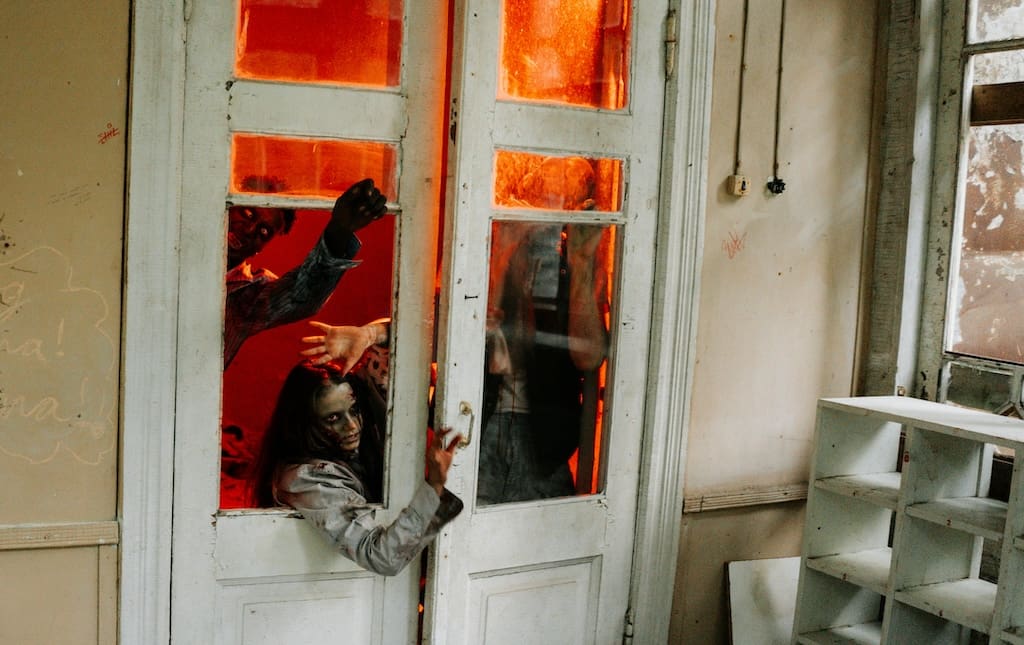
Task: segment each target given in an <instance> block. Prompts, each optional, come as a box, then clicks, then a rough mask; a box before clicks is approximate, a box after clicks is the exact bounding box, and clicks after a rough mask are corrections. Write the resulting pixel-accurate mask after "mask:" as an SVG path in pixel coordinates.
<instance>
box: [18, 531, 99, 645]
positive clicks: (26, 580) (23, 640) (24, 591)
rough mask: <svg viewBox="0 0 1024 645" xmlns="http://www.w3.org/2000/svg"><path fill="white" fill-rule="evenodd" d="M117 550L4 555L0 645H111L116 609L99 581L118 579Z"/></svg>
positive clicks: (87, 549) (23, 552)
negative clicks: (55, 644) (112, 556)
mask: <svg viewBox="0 0 1024 645" xmlns="http://www.w3.org/2000/svg"><path fill="white" fill-rule="evenodd" d="M112 548H113V547H83V548H73V549H47V550H32V551H5V552H2V553H0V643H12V644H13V643H17V644H18V645H53V644H54V643H61V645H111V644H112V643H113V642H114V640H113V639H111V638H110V635H112V634H114V633H116V621H117V616H116V605H115V603H113V602H111V595H112V594H111V593H110V589H109V588H105V589H102V590H101V587H102V585H100V581H101V580H115V579H116V577H117V561H116V559H115V558H111V557H109V549H112ZM104 550H107V551H105V553H104V555H103V556H102V557H100V556H99V555H98V552H100V551H104ZM101 634H102V635H103V637H104V639H103V640H102V641H101V640H100V635H101Z"/></svg>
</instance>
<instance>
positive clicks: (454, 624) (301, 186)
mask: <svg viewBox="0 0 1024 645" xmlns="http://www.w3.org/2000/svg"><path fill="white" fill-rule="evenodd" d="M338 5H341V6H338ZM350 5H358V6H350ZM190 6H191V14H190V15H189V18H188V23H187V31H188V69H187V81H186V121H185V146H186V159H185V172H184V176H183V191H182V194H183V213H182V240H183V244H182V250H181V254H182V264H181V266H182V267H183V268H182V274H181V293H182V294H183V295H182V298H181V308H180V311H179V347H180V349H179V361H178V386H177V403H176V409H177V415H176V416H177V420H176V435H175V472H176V476H175V487H174V535H173V547H172V549H173V565H172V637H173V640H174V641H175V642H181V643H191V642H210V641H211V634H214V635H216V636H215V638H213V639H212V640H213V641H214V642H218V643H226V644H227V643H239V644H241V643H245V644H247V645H249V644H253V643H278V642H291V643H302V642H324V641H325V640H326V641H328V642H330V641H331V640H332V639H333V640H335V641H337V642H359V643H363V642H366V643H388V644H390V643H413V642H418V640H419V639H422V641H423V642H434V643H467V644H468V643H503V642H517V643H518V642H531V643H572V642H579V643H593V642H602V643H603V642H612V641H615V640H618V639H620V638H621V634H622V631H623V623H624V617H625V614H626V610H627V607H628V602H629V598H628V590H629V586H630V585H629V581H630V574H631V555H632V550H633V539H634V528H635V518H636V507H637V492H638V486H639V481H638V479H639V472H640V454H641V450H640V448H641V440H642V434H643V433H642V425H643V424H642V419H643V416H644V410H643V406H644V400H645V393H646V391H647V387H646V378H647V355H646V352H647V347H648V339H649V333H650V326H651V321H650V315H651V314H650V312H651V293H652V281H653V273H652V271H653V267H652V258H653V256H654V242H655V234H656V223H657V219H658V218H657V204H658V193H659V177H660V172H659V169H660V159H661V137H662V129H661V128H662V109H663V103H664V79H663V72H662V65H661V55H662V54H661V48H662V42H661V38H660V36H661V34H662V33H663V21H664V17H665V13H666V3H664V2H654V3H642V5H641V4H640V3H630V2H628V1H627V0H618V1H616V0H607V1H603V2H568V1H566V0H563V1H544V2H521V1H513V0H505V1H503V2H484V1H483V0H479V1H474V0H467V1H465V2H456V3H454V5H453V6H447V5H446V4H442V3H434V2H410V1H406V2H401V0H390V1H387V0H381V1H378V2H365V3H322V2H316V1H302V2H298V1H297V2H271V1H268V0H238V2H237V3H229V2H220V3H194V4H192V5H190ZM654 36H657V37H654ZM254 176H256V177H263V178H264V179H266V178H273V179H274V180H275V181H274V182H272V183H271V184H267V183H260V184H259V185H258V186H259V187H258V188H254V184H253V183H252V182H251V181H247V180H248V178H250V177H254ZM363 176H372V177H373V178H374V179H375V182H376V183H377V184H378V185H379V186H381V188H382V190H383V192H384V193H385V195H386V196H387V198H388V203H389V215H388V216H387V217H385V218H384V220H382V221H381V222H379V223H375V224H372V225H371V226H369V227H367V229H365V230H364V231H362V232H360V233H359V236H360V238H361V239H362V241H363V248H362V249H361V250H360V252H359V255H358V256H357V257H358V258H359V259H361V260H362V264H361V265H360V266H358V267H355V268H353V269H350V270H349V271H348V272H347V273H346V275H345V276H344V277H343V278H342V280H341V282H340V283H339V284H338V287H337V288H336V290H335V292H334V295H333V296H332V298H331V300H330V301H329V302H328V305H325V307H324V308H323V309H322V310H321V312H320V313H319V314H318V315H317V316H314V319H316V320H322V321H323V322H327V323H331V324H361V323H362V322H366V321H368V320H369V319H371V318H375V317H378V316H386V317H388V318H390V319H391V334H390V339H389V347H388V349H389V350H390V351H389V352H388V353H387V356H388V361H389V366H388V367H389V369H388V370H386V372H387V376H386V379H385V380H386V386H387V387H386V391H387V395H386V397H387V399H386V433H385V436H386V445H385V449H384V463H385V468H384V476H383V491H384V494H383V501H382V503H381V504H380V507H379V508H378V509H377V518H378V519H379V520H380V521H382V522H388V521H390V520H392V519H394V518H395V517H396V516H397V514H398V512H399V511H400V510H401V509H402V508H403V507H404V506H405V505H406V504H407V503H408V502H409V500H410V499H411V498H412V495H413V492H414V491H415V489H416V486H417V485H418V484H419V482H420V481H421V480H422V478H423V457H422V455H423V450H424V446H425V442H426V435H427V433H426V429H427V427H428V425H429V424H430V423H431V422H432V421H433V422H434V423H436V425H438V426H441V425H443V426H450V427H453V428H454V429H455V430H456V431H458V432H459V433H460V434H461V435H462V437H463V446H462V447H461V448H460V450H459V451H458V453H457V455H456V458H455V462H454V464H453V467H452V469H451V471H450V473H449V480H448V488H449V489H450V490H452V491H453V492H454V493H455V494H457V495H458V496H459V497H461V498H462V499H463V501H464V502H465V509H464V510H463V512H462V513H461V515H459V516H458V517H457V518H456V519H455V520H454V521H453V522H451V523H450V524H448V525H447V526H446V527H445V528H444V529H443V530H442V532H441V534H440V535H439V536H438V538H437V540H436V541H435V542H434V543H433V544H432V545H431V546H430V547H429V549H428V551H427V554H426V557H424V558H423V559H422V562H421V561H420V560H416V561H414V562H412V563H411V564H410V565H409V566H408V567H406V568H405V569H404V570H403V571H402V572H401V573H399V574H398V575H397V576H394V577H386V578H385V577H381V576H377V575H374V574H371V573H369V572H367V571H364V570H362V569H360V568H359V567H357V566H356V565H354V564H353V563H352V562H350V561H349V560H347V559H345V558H344V557H342V556H341V555H339V554H338V553H336V552H334V551H332V550H331V549H330V548H329V547H328V546H327V545H326V543H325V542H324V541H323V540H322V538H321V537H320V536H319V535H317V534H316V533H314V532H313V531H312V530H311V529H310V528H309V527H308V526H307V525H306V524H305V523H304V522H303V521H302V520H301V519H299V518H297V517H295V514H294V513H290V512H288V511H287V510H285V509H265V508H252V504H251V503H249V502H248V499H247V498H246V496H245V494H244V485H245V484H244V479H245V475H244V473H245V472H246V468H245V466H246V460H247V458H248V457H249V453H250V452H251V448H252V446H253V441H254V439H253V437H258V435H259V433H260V431H261V430H262V428H261V427H260V426H261V419H265V415H266V414H267V413H264V412H260V408H261V407H262V408H264V409H267V410H269V409H270V408H272V405H273V399H274V397H275V396H276V392H277V390H278V389H279V388H280V384H281V383H282V381H283V378H284V372H285V371H286V369H285V368H284V367H281V366H286V365H289V364H294V363H295V362H296V360H297V359H298V355H297V350H298V349H301V348H302V347H303V345H302V344H301V342H300V341H299V337H301V336H302V335H305V334H310V333H315V330H312V328H309V327H308V326H305V325H306V323H304V322H300V323H297V324H296V325H290V326H285V327H282V328H280V329H275V330H271V331H267V332H262V333H261V334H258V335H256V336H254V337H252V338H250V339H249V340H247V341H246V342H245V344H244V345H243V348H242V350H241V351H240V352H239V354H238V356H237V357H235V358H234V360H233V361H232V363H231V364H230V365H229V366H228V367H227V368H224V366H223V362H222V361H221V356H222V352H223V347H222V332H223V324H224V318H223V314H222V312H223V303H224V302H225V287H224V286H223V285H224V282H222V281H221V279H222V276H223V272H224V269H225V262H224V258H225V253H226V250H227V242H226V241H225V231H226V224H225V222H226V219H225V218H226V210H227V208H228V207H230V206H239V205H242V206H251V207H276V208H288V209H294V210H296V211H297V212H298V217H297V218H296V224H295V226H296V227H299V226H300V224H301V226H302V227H304V228H301V227H300V228H294V229H293V230H292V231H290V232H289V234H288V235H286V236H282V237H281V239H279V240H275V241H273V242H272V244H268V246H267V250H266V251H264V252H263V253H261V254H260V255H258V256H256V257H255V258H254V259H253V260H252V263H253V265H254V267H255V266H256V265H257V264H268V265H270V264H273V263H274V262H280V263H281V267H280V268H278V267H274V266H271V267H270V268H271V269H272V270H274V272H275V273H281V272H283V271H285V270H287V269H288V268H290V265H291V264H292V263H293V262H297V261H300V260H301V257H302V255H303V254H304V253H305V251H306V250H308V248H309V245H310V244H312V243H313V242H315V241H316V238H317V236H318V234H319V230H320V229H321V228H322V226H323V222H325V221H326V217H327V213H329V211H330V207H331V205H332V204H333V199H334V197H335V196H336V195H337V194H340V193H341V192H342V191H343V190H344V189H345V188H346V187H347V186H348V185H350V184H351V183H352V182H354V181H356V180H358V179H360V178H361V177H363ZM268 185H273V186H276V187H277V188H276V189H267V188H266V187H267V186H268ZM293 236H294V237H293ZM286 242H287V244H286ZM278 249H283V250H280V251H279V250H278ZM288 249H292V250H290V251H289V250H288ZM272 250H273V253H280V254H281V257H280V258H279V257H278V256H277V255H271V252H272ZM289 253H291V254H292V255H288V254H289ZM261 256H262V257H261ZM527 260H528V261H527ZM584 265H585V268H584ZM514 266H518V267H520V269H518V271H519V272H518V273H516V271H517V270H515V269H513V267H514ZM584 275H585V276H586V278H587V279H586V280H585V281H584V282H582V283H579V284H577V283H575V282H573V281H572V280H571V279H570V277H571V276H575V278H573V279H576V280H579V278H580V276H584ZM570 283H571V284H570ZM580 285H582V286H580ZM515 289H519V292H520V293H521V294H522V295H523V298H521V300H528V301H529V302H528V306H526V307H525V309H529V311H530V314H529V317H528V318H527V317H523V316H524V315H525V314H523V315H520V314H518V313H514V312H513V310H512V306H511V305H509V304H507V303H508V302H510V300H509V298H510V295H511V294H512V292H513V291H514V290H515ZM573 290H576V291H577V292H579V291H580V290H582V292H583V293H584V294H585V296H586V297H585V298H583V300H582V301H583V302H584V303H586V305H587V307H588V311H587V313H586V316H587V318H586V320H587V321H589V322H588V323H587V324H589V327H586V326H584V327H582V328H580V327H577V326H576V325H577V324H578V321H579V320H580V319H581V317H582V316H583V314H581V312H580V310H579V305H578V304H576V303H577V300H574V297H573V296H570V293H571V292H573ZM576 295H579V293H577V294H576ZM512 300H514V298H513V299H512ZM517 316H518V317H517ZM544 316H547V317H548V318H550V319H552V320H561V321H562V323H561V326H560V327H559V326H558V324H557V323H552V325H553V326H545V325H546V324H547V323H541V322H540V321H541V319H542V318H543V317H544ZM578 329H585V330H589V331H576V330H578ZM523 330H526V333H525V336H526V337H527V340H525V341H524V340H523V339H522V338H521V337H520V336H523V335H524V334H519V333H518V332H521V331H523ZM275 337H276V338H277V340H276V341H275V340H274V338H275ZM549 341H550V342H549ZM275 343H276V344H275ZM524 343H525V345H524ZM549 345H550V346H558V347H560V348H561V349H562V350H564V351H562V352H561V355H562V358H563V362H566V361H565V358H566V357H570V358H571V359H572V367H571V368H570V370H569V372H567V376H565V377H559V378H565V379H570V380H572V381H573V383H574V387H577V389H576V390H573V391H572V392H575V393H570V395H569V398H570V399H574V400H571V401H570V402H569V403H565V401H564V400H563V402H562V403H560V404H558V406H561V407H563V408H564V407H566V406H568V407H570V408H573V414H574V415H575V416H571V417H569V418H570V419H571V422H556V420H555V419H554V417H557V415H558V414H559V409H560V408H559V407H558V406H556V408H554V411H553V412H551V413H550V414H549V415H547V416H550V417H552V420H551V421H552V422H551V423H550V424H549V425H548V426H546V427H545V428H546V429H545V430H544V432H546V433H549V434H547V435H543V436H542V437H541V438H540V439H538V438H537V437H533V439H532V441H533V442H534V444H538V443H539V444H544V445H548V444H551V446H549V447H551V448H552V450H554V444H558V443H565V441H564V440H561V439H558V438H557V437H555V436H553V435H552V434H550V433H553V432H555V431H556V430H555V429H558V428H562V429H564V428H565V427H567V426H568V427H571V428H572V432H571V433H570V434H571V439H570V440H569V442H568V443H569V445H568V447H567V448H562V449H560V450H558V451H555V452H557V456H555V457H553V458H550V459H549V458H545V460H544V463H543V466H541V465H540V463H539V462H540V460H539V459H538V458H537V457H536V456H528V457H527V458H526V460H525V462H523V461H522V460H519V461H518V462H517V461H516V459H515V458H511V461H508V459H509V458H508V454H507V448H508V441H514V440H515V437H516V436H517V435H516V434H515V433H516V432H520V435H518V436H520V438H521V437H522V436H523V435H525V434H526V432H527V431H526V430H522V428H520V429H519V430H517V429H516V428H517V427H518V426H515V425H511V426H508V427H505V428H499V426H500V424H499V423H498V420H499V419H500V418H505V419H515V418H517V416H516V415H518V418H519V419H520V424H521V425H523V426H524V427H525V426H529V425H530V423H532V422H528V421H525V419H529V418H535V417H537V416H539V415H538V414H536V413H537V411H538V410H539V409H540V407H541V405H540V399H541V397H542V396H543V394H544V392H545V391H548V390H553V389H559V388H557V381H556V382H555V385H551V386H545V387H544V388H541V391H540V393H538V389H537V382H538V380H539V379H538V377H537V376H536V374H537V373H538V371H537V370H538V369H539V370H540V373H549V374H551V373H554V369H553V368H551V367H550V363H544V362H543V361H538V362H537V363H536V364H532V363H531V362H530V360H526V359H523V358H522V356H523V355H524V354H523V351H521V350H522V348H523V347H524V346H525V347H527V348H528V349H529V352H527V353H531V352H533V350H535V349H536V348H538V347H542V346H549ZM570 350H571V351H570ZM588 351H589V355H588ZM531 355H532V353H531ZM581 355H582V356H587V355H588V356H589V357H585V358H580V356H581ZM531 370H532V371H531ZM573 370H575V371H573ZM435 375H436V377H435ZM513 375H515V376H516V377H517V378H513ZM527 375H529V377H528V378H527ZM527 382H529V385H527V384H526V383H527ZM517 383H518V384H517ZM531 388H532V389H531ZM431 407H433V414H431V413H430V410H431ZM531 413H532V414H531ZM261 414H263V415H264V416H263V417H261ZM497 432H503V433H504V434H503V435H501V436H502V437H503V438H502V439H501V441H498V440H497V437H498V436H499V435H497V434H496V433H497ZM532 432H533V435H536V431H535V430H534V431H532ZM531 436H532V435H531ZM239 437H242V439H241V440H239ZM509 437H512V439H509ZM549 439H550V440H549ZM503 451H505V452H503ZM551 459H553V461H551ZM510 464H512V465H511V466H510ZM516 464H518V465H516ZM552 464H553V465H552ZM229 465H230V466H232V467H231V468H229V467H228V466H229ZM234 466H237V468H236V469H234V470H233V468H234ZM520 466H521V467H523V468H525V469H526V472H527V474H526V475H524V477H526V479H527V480H531V478H533V479H538V478H539V479H540V480H542V483H540V484H528V485H519V484H517V483H516V476H515V474H514V472H513V474H509V471H510V470H511V471H515V469H516V468H518V467H520ZM503 469H504V470H503ZM538 472H540V473H542V474H541V475H537V473H538ZM499 473H501V474H499ZM233 480H237V481H233Z"/></svg>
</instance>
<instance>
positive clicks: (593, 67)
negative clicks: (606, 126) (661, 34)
mask: <svg viewBox="0 0 1024 645" xmlns="http://www.w3.org/2000/svg"><path fill="white" fill-rule="evenodd" d="M629 32H630V2H629V0H504V1H503V3H502V21H501V49H500V52H501V53H500V72H499V74H498V78H499V81H498V98H499V99H513V100H526V101H543V102H548V103H559V104H565V105H574V106H583V107H591V108H604V109H609V110H617V109H621V108H623V107H625V105H626V102H627V96H626V95H627V90H628V87H629V45H630V42H629Z"/></svg>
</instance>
